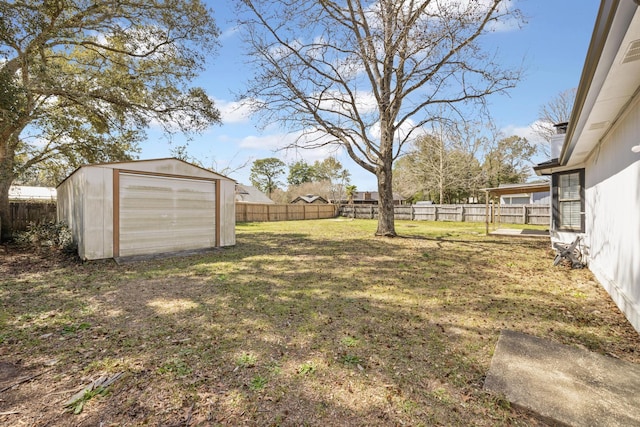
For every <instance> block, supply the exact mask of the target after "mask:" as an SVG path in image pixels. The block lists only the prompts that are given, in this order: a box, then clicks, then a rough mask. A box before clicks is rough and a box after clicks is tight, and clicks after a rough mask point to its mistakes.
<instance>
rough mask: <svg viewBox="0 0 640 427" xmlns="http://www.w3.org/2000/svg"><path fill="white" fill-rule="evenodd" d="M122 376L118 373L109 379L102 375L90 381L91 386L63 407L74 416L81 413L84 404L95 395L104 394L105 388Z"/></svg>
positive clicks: (71, 398) (74, 396)
mask: <svg viewBox="0 0 640 427" xmlns="http://www.w3.org/2000/svg"><path fill="white" fill-rule="evenodd" d="M122 375H124V372H118V373H117V374H115V375H112V376H111V377H108V376H106V375H104V376H102V377H100V378H98V379H97V380H95V381H92V382H91V384H89V385H88V386H86V387H85V388H83V389H82V390H80V391H79V392H77V393H76V394H74V395H73V396H71V397H70V398H69V400H67V401H66V402H65V403H64V405H63V406H64V407H65V408H68V409H69V410H72V411H73V413H74V414H76V415H77V414H79V413H81V412H82V409H83V407H84V402H86V401H88V400H89V399H91V398H92V397H93V396H95V395H98V394H99V395H104V394H106V391H107V387H109V386H110V385H111V384H113V383H114V382H116V381H117V380H118V379H119V378H120V377H121V376H122Z"/></svg>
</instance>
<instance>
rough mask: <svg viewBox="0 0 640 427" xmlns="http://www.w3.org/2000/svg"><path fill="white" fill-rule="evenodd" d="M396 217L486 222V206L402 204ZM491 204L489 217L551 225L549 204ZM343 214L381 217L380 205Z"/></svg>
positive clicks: (349, 207)
mask: <svg viewBox="0 0 640 427" xmlns="http://www.w3.org/2000/svg"><path fill="white" fill-rule="evenodd" d="M394 209H395V218H396V219H399V220H414V221H465V222H485V221H486V217H485V215H486V213H487V212H486V211H487V207H486V206H485V205H482V204H475V205H471V204H466V205H435V204H433V205H404V206H403V205H401V206H395V208H394ZM499 212H500V218H498V207H497V206H492V205H489V220H490V221H492V220H495V222H501V223H504V224H530V225H547V224H549V218H550V208H549V206H548V205H500V209H499ZM339 214H340V215H341V216H345V217H349V218H364V219H375V218H377V217H378V206H377V205H341V206H340V213H339Z"/></svg>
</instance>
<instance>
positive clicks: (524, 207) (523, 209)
mask: <svg viewBox="0 0 640 427" xmlns="http://www.w3.org/2000/svg"><path fill="white" fill-rule="evenodd" d="M522 223H523V224H526V223H527V205H524V206H522Z"/></svg>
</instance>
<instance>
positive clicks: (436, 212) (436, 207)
mask: <svg viewBox="0 0 640 427" xmlns="http://www.w3.org/2000/svg"><path fill="white" fill-rule="evenodd" d="M433 220H434V221H437V220H438V205H434V210H433Z"/></svg>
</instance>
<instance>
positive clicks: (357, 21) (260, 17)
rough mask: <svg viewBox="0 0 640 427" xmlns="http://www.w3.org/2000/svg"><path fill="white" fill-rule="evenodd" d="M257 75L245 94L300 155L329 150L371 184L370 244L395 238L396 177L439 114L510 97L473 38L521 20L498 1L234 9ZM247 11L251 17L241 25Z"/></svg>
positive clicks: (410, 0)
mask: <svg viewBox="0 0 640 427" xmlns="http://www.w3.org/2000/svg"><path fill="white" fill-rule="evenodd" d="M239 4H240V6H241V12H240V13H241V15H240V16H241V17H242V18H241V21H242V22H241V23H242V24H244V29H245V31H244V34H245V36H246V41H247V46H248V48H249V54H250V58H252V60H253V62H254V65H255V70H256V75H255V76H254V78H253V79H252V80H251V82H250V84H249V89H248V90H247V93H246V94H245V96H246V97H247V98H249V99H253V100H256V104H255V108H256V111H259V112H261V113H263V118H264V119H265V123H272V122H273V121H274V120H278V121H280V122H281V123H283V124H284V125H288V126H289V127H290V128H291V129H292V130H297V131H300V135H301V137H300V138H298V140H297V141H296V142H295V145H297V146H300V147H307V148H312V147H319V146H325V145H328V144H335V145H339V146H341V147H343V148H344V149H345V150H346V152H347V153H348V154H349V156H350V157H351V158H352V159H353V160H354V161H355V162H356V163H357V164H358V165H360V166H361V167H362V168H364V169H366V170H367V171H369V172H371V173H373V174H375V176H376V178H377V181H378V191H379V194H380V205H381V206H380V211H379V212H380V214H379V221H378V229H377V232H376V234H377V235H384V236H395V235H396V232H395V224H394V216H393V191H392V168H393V163H394V161H395V160H396V159H397V158H398V156H399V155H400V154H401V152H402V147H403V145H404V144H405V143H407V142H408V141H411V140H412V139H413V138H414V132H415V130H416V129H419V128H421V127H422V126H424V125H425V124H427V123H429V122H432V121H434V120H438V117H437V111H438V110H439V109H440V108H441V106H443V105H444V106H447V108H449V109H455V110H458V111H460V110H459V109H461V108H464V107H463V105H462V104H473V103H477V104H483V103H484V101H485V98H486V97H487V96H488V95H491V94H494V93H497V92H503V91H505V90H506V89H509V88H511V87H513V86H514V85H515V84H516V82H517V81H518V79H519V78H520V71H519V70H512V69H505V67H502V66H501V65H499V64H498V63H497V62H496V60H495V58H494V57H493V56H492V55H491V54H489V53H488V52H486V51H485V50H483V48H482V46H481V45H480V43H479V40H480V39H481V37H482V36H483V35H486V34H487V33H490V32H492V31H493V30H495V29H496V28H497V27H498V26H500V25H501V24H504V23H505V22H508V23H512V22H518V23H519V22H520V21H521V17H520V13H519V11H518V10H517V9H513V8H512V7H511V6H512V3H511V2H509V1H506V0H483V1H462V0H460V1H455V0H377V1H367V0H343V1H337V0H321V1H318V0H299V1H295V2H292V1H289V0H240V1H239ZM243 12H247V13H246V15H245V14H243Z"/></svg>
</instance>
